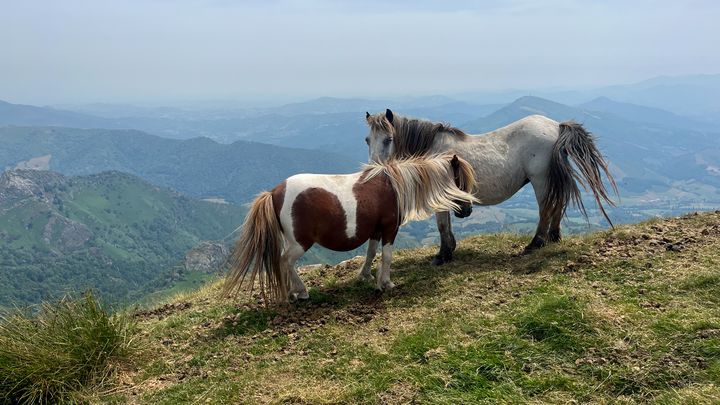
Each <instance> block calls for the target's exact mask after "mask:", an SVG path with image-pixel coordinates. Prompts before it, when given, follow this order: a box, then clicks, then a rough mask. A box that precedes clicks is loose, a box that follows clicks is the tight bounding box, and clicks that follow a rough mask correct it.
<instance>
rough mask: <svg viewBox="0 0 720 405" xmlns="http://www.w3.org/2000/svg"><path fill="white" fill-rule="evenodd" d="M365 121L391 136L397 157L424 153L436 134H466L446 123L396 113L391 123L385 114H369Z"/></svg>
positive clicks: (427, 150)
mask: <svg viewBox="0 0 720 405" xmlns="http://www.w3.org/2000/svg"><path fill="white" fill-rule="evenodd" d="M367 121H368V124H369V125H370V128H371V129H373V130H375V131H384V132H387V133H389V134H391V135H392V136H393V143H394V146H395V151H394V155H395V156H396V157H399V158H407V157H411V156H417V155H426V154H427V153H428V152H429V151H430V148H431V147H432V145H433V142H434V141H435V137H436V136H437V135H438V134H450V135H452V136H455V137H457V138H460V139H465V138H466V137H467V136H468V135H467V134H466V133H465V132H463V131H462V130H460V129H458V128H455V127H452V126H450V125H448V124H444V123H437V122H431V121H427V120H420V119H417V118H407V117H402V116H398V115H395V116H394V118H393V122H392V123H390V122H389V121H388V120H387V118H385V114H377V115H371V116H370V117H368V119H367Z"/></svg>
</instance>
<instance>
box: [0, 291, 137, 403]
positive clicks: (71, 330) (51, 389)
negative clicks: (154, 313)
mask: <svg viewBox="0 0 720 405" xmlns="http://www.w3.org/2000/svg"><path fill="white" fill-rule="evenodd" d="M133 328H134V324H133V322H132V321H131V320H130V319H129V318H128V317H127V316H123V315H116V316H111V315H110V313H109V312H108V311H107V310H106V309H105V308H103V306H102V305H101V304H100V303H99V302H98V301H97V300H96V299H95V297H93V295H92V294H89V293H88V294H86V295H85V296H84V297H82V298H79V299H70V298H65V299H63V300H61V301H59V302H56V303H44V304H42V305H40V306H39V307H38V308H34V310H33V309H15V310H12V311H9V312H6V313H4V314H2V315H0V403H64V402H70V403H76V402H84V401H83V394H82V391H83V390H84V389H86V388H88V387H91V386H92V387H97V386H100V385H102V383H103V382H104V381H105V379H106V378H107V377H108V376H109V375H110V373H111V372H112V370H113V368H114V366H115V365H117V364H119V363H121V362H123V361H125V360H127V359H128V358H129V356H130V354H131V352H132V347H133V345H132V330H133Z"/></svg>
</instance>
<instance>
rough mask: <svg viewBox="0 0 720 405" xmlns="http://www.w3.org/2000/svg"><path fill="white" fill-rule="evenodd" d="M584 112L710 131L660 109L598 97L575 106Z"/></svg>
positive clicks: (699, 124)
mask: <svg viewBox="0 0 720 405" xmlns="http://www.w3.org/2000/svg"><path fill="white" fill-rule="evenodd" d="M577 107H578V108H581V109H583V110H586V111H600V112H606V113H610V114H613V115H615V116H617V117H620V118H622V119H625V120H628V121H634V122H647V123H652V124H657V125H665V126H670V127H675V128H692V129H697V128H698V127H700V126H703V127H705V128H707V129H711V127H710V126H704V125H703V124H702V123H700V122H696V121H692V120H690V119H689V118H687V117H683V116H680V115H677V114H675V113H672V112H670V111H666V110H663V109H660V108H654V107H646V106H643V105H637V104H632V103H623V102H619V101H614V100H611V99H609V98H607V97H598V98H596V99H593V100H591V101H588V102H587V103H583V104H580V105H578V106H577Z"/></svg>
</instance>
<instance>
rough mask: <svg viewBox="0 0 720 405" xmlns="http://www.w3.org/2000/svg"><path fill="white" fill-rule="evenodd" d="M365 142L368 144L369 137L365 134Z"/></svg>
mask: <svg viewBox="0 0 720 405" xmlns="http://www.w3.org/2000/svg"><path fill="white" fill-rule="evenodd" d="M365 143H366V144H368V145H370V137H369V136H366V137H365Z"/></svg>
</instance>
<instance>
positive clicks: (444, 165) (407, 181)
mask: <svg viewBox="0 0 720 405" xmlns="http://www.w3.org/2000/svg"><path fill="white" fill-rule="evenodd" d="M452 158H453V155H448V154H443V155H434V156H430V157H423V156H413V157H410V158H407V159H400V160H396V159H391V160H389V161H388V162H386V163H368V164H365V165H363V173H364V177H363V181H368V180H370V179H372V178H373V177H375V176H378V175H380V174H385V175H386V176H387V177H388V178H389V179H390V183H391V184H392V187H393V189H394V190H395V195H396V198H397V203H398V211H399V212H400V218H401V221H400V222H401V224H405V223H407V222H409V221H416V220H423V219H426V218H428V217H430V216H431V215H433V214H434V213H435V212H437V211H452V210H457V209H459V208H460V207H459V206H458V204H457V203H456V202H455V201H458V200H460V201H466V202H469V203H478V200H477V199H476V198H475V197H474V196H473V195H472V194H470V193H468V192H465V191H463V190H461V189H460V188H458V187H457V186H455V183H454V181H453V180H454V179H453V169H452V166H451V163H450V160H451V159H452ZM458 163H459V165H460V166H459V170H458V176H459V183H460V187H462V188H463V189H464V190H469V191H470V192H472V190H473V188H474V187H475V173H474V171H473V168H472V166H471V165H470V164H469V163H468V162H466V161H465V160H463V159H459V158H458Z"/></svg>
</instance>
